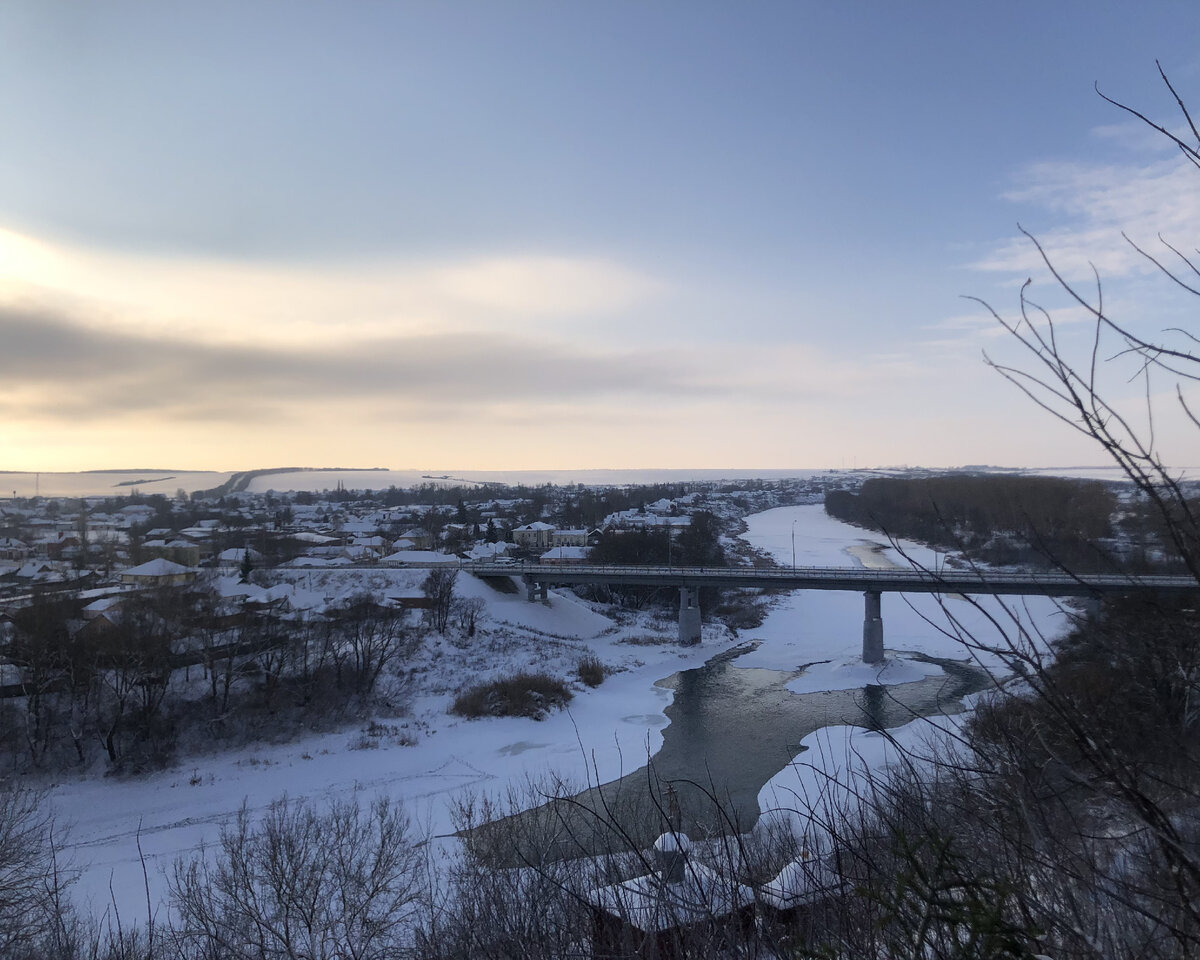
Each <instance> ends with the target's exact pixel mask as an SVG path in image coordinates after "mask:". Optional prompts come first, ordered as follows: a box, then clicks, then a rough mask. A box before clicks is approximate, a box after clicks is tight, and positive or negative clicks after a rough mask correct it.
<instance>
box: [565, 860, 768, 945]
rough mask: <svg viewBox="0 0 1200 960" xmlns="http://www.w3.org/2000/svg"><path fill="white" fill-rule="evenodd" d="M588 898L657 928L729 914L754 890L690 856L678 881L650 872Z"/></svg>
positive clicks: (629, 920) (650, 928) (634, 922)
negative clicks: (693, 859)
mask: <svg viewBox="0 0 1200 960" xmlns="http://www.w3.org/2000/svg"><path fill="white" fill-rule="evenodd" d="M588 900H589V901H591V903H592V905H593V906H596V907H599V908H601V909H602V910H607V911H608V912H609V913H612V914H614V915H615V916H618V917H620V918H621V919H622V920H624V921H625V922H626V923H629V924H632V925H633V926H635V927H637V928H638V929H639V930H644V931H660V930H669V929H671V928H672V927H685V926H690V925H691V924H694V923H699V922H701V921H704V920H707V919H709V918H712V917H724V916H728V915H729V914H731V913H735V912H736V911H738V910H740V909H742V908H743V907H745V906H748V905H749V904H751V903H753V902H754V893H753V891H751V889H750V888H749V887H747V886H744V885H743V884H740V883H736V882H734V881H732V880H730V879H729V878H728V877H725V876H722V875H721V874H719V873H717V872H716V871H714V870H710V869H709V868H708V867H706V866H704V865H703V864H701V863H696V862H694V861H691V860H689V861H688V862H687V863H685V864H684V865H683V867H682V877H681V879H679V880H677V881H669V880H666V879H664V877H663V875H662V874H660V873H651V874H647V875H646V876H644V877H634V878H633V879H632V880H625V881H623V882H621V883H614V884H612V885H610V886H607V887H601V888H599V889H598V890H593V891H592V892H591V893H590V894H589V895H588Z"/></svg>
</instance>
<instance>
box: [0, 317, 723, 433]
mask: <svg viewBox="0 0 1200 960" xmlns="http://www.w3.org/2000/svg"><path fill="white" fill-rule="evenodd" d="M0 342H2V343H3V344H4V350H3V351H2V352H0V398H3V399H4V402H5V404H6V406H8V408H9V410H10V411H12V410H13V409H14V407H21V408H23V409H24V410H25V412H26V414H27V415H40V416H43V417H50V418H52V419H55V418H72V419H77V418H83V419H102V418H107V417H119V416H122V415H127V414H130V413H134V412H144V411H156V412H158V413H161V414H163V415H169V416H171V417H181V418H186V419H197V418H205V417H210V418H217V419H231V420H236V419H239V418H244V417H245V416H246V412H247V411H248V410H249V411H254V410H260V411H261V410H268V409H272V408H274V409H282V408H286V407H289V406H291V405H293V404H299V405H307V404H313V403H343V402H347V401H354V402H361V401H370V402H373V403H376V404H380V403H382V404H386V405H389V406H392V407H403V406H405V405H408V404H425V403H430V402H433V403H436V404H438V405H441V406H450V407H460V406H464V405H471V404H488V403H492V402H495V401H497V400H498V399H504V400H508V401H521V402H539V401H547V400H551V399H560V400H561V399H564V398H569V400H570V401H571V402H575V403H578V402H586V401H589V400H597V399H603V398H608V397H614V396H620V395H635V396H640V397H643V398H646V399H650V398H654V397H687V396H696V395H699V394H701V393H704V394H705V395H707V394H708V393H710V392H713V391H716V392H721V390H722V387H721V385H720V384H718V383H715V382H712V381H710V380H706V379H704V377H703V376H702V371H697V370H689V369H688V368H687V367H686V366H684V365H680V364H678V363H673V362H671V361H672V359H673V358H672V357H669V356H666V355H664V354H659V353H656V352H653V351H651V352H644V351H637V352H631V351H627V350H625V351H615V350H607V351H595V350H588V351H586V352H585V351H584V350H582V349H580V348H578V347H573V346H571V345H569V344H565V343H562V342H547V341H545V340H542V339H536V338H529V337H525V336H520V335H511V334H510V335H507V336H506V335H500V334H494V333H479V334H466V333H447V334H429V335H415V336H393V337H390V338H386V339H375V340H370V341H363V342H357V341H352V342H349V343H347V344H345V345H342V346H339V347H336V348H332V349H330V348H323V349H319V350H318V349H313V348H310V347H303V346H302V347H295V346H289V345H283V344H281V345H278V346H276V347H273V348H268V347H264V346H261V345H253V344H252V345H234V344H226V343H220V342H218V343H207V342H204V341H201V340H197V339H190V338H185V337H180V336H175V337H158V336H151V335H147V334H142V333H133V332H129V331H126V330H112V329H108V330H106V329H103V328H101V327H98V326H96V325H94V324H85V323H81V322H79V321H78V320H75V319H70V318H65V317H62V316H60V315H56V314H52V313H46V312H38V311H32V310H16V309H13V308H0Z"/></svg>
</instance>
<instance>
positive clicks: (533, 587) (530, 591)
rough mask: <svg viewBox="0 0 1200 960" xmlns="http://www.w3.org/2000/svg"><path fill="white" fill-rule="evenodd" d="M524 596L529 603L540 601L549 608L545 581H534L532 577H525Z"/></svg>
mask: <svg viewBox="0 0 1200 960" xmlns="http://www.w3.org/2000/svg"><path fill="white" fill-rule="evenodd" d="M525 596H526V598H527V599H528V600H529V602H530V603H534V602H535V601H537V600H541V601H542V603H544V604H546V606H550V594H549V590H548V588H547V586H546V581H545V580H534V579H533V577H530V576H528V575H527V576H526V577H525Z"/></svg>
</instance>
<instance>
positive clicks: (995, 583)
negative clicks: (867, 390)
mask: <svg viewBox="0 0 1200 960" xmlns="http://www.w3.org/2000/svg"><path fill="white" fill-rule="evenodd" d="M413 566H418V565H417V564H413ZM420 566H424V564H421V565H420ZM430 566H445V565H444V564H442V565H433V564H431V565H430ZM459 569H462V570H465V571H467V572H470V573H473V574H475V575H477V576H480V577H511V576H520V577H521V578H522V579H523V580H524V582H525V585H526V589H527V590H528V596H529V599H530V600H537V599H541V600H543V601H545V600H546V599H547V592H546V591H547V589H548V588H549V587H550V586H552V585H563V584H566V585H575V584H612V585H616V584H630V585H634V584H637V585H644V586H661V587H678V588H679V642H680V643H682V644H694V643H699V642H700V603H699V599H698V591H699V589H700V587H705V586H708V587H781V588H784V589H790V590H851V591H855V592H861V593H862V594H863V596H864V599H865V602H866V611H865V615H864V618H863V661H864V662H866V663H879V662H880V661H881V660H883V617H882V611H881V599H882V595H883V594H884V593H936V594H955V593H958V594H972V595H978V594H990V595H1000V596H1050V597H1088V598H1095V597H1098V596H1101V595H1103V594H1112V593H1135V592H1159V593H1168V594H1184V595H1187V594H1191V595H1197V596H1200V584H1197V583H1196V581H1195V580H1194V579H1193V578H1191V577H1186V576H1144V577H1131V576H1117V575H1111V574H1109V575H1093V574H1081V575H1079V576H1075V575H1071V574H1065V573H1028V572H1013V571H1007V570H1006V571H991V570H988V571H979V570H959V569H942V570H936V571H934V570H922V569H913V570H904V569H895V570H875V569H871V568H867V567H674V566H651V565H616V564H608V565H605V564H553V563H514V562H511V561H509V562H497V561H494V560H476V561H464V562H463V563H461V564H460V565H459Z"/></svg>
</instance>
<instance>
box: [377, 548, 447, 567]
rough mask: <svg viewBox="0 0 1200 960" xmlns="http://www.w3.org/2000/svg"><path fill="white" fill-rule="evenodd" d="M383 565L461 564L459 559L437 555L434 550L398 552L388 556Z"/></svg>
mask: <svg viewBox="0 0 1200 960" xmlns="http://www.w3.org/2000/svg"><path fill="white" fill-rule="evenodd" d="M381 562H382V563H394V564H396V565H397V566H403V565H404V564H406V563H459V562H460V561H459V559H458V557H455V556H452V555H451V554H448V553H435V552H434V551H433V550H397V551H396V552H395V553H393V554H390V555H389V556H386V557H384V558H383V560H382V561H381Z"/></svg>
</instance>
